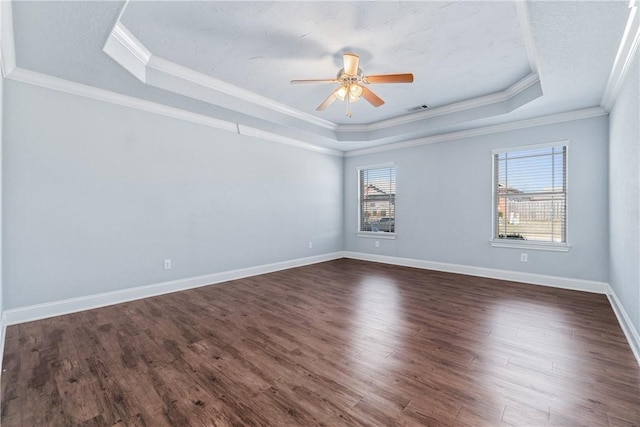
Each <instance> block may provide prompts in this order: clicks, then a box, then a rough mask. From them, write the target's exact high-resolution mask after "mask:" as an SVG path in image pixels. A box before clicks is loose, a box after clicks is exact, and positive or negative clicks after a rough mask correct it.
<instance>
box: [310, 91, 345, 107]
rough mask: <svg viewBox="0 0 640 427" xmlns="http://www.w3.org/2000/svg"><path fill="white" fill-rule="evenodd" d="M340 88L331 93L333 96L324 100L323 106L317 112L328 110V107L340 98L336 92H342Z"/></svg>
mask: <svg viewBox="0 0 640 427" xmlns="http://www.w3.org/2000/svg"><path fill="white" fill-rule="evenodd" d="M340 87H342V86H340ZM340 87H338V88H337V89H336V90H334V91H333V92H331V95H329V96H328V97H327V99H325V100H324V102H323V103H322V104H320V105H318V108H316V111H323V110H326V109H327V107H328V106H329V105H331V104H333V102H334V101H335V100H336V99H338V97H337V96H336V92H337V91H338V90H340Z"/></svg>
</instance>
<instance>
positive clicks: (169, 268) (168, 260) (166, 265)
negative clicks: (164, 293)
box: [164, 259, 171, 270]
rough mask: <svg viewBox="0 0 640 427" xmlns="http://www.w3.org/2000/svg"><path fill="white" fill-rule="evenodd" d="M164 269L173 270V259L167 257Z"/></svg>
mask: <svg viewBox="0 0 640 427" xmlns="http://www.w3.org/2000/svg"><path fill="white" fill-rule="evenodd" d="M164 269H165V270H171V260H170V259H165V260H164Z"/></svg>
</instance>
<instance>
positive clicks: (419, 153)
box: [344, 116, 609, 282]
mask: <svg viewBox="0 0 640 427" xmlns="http://www.w3.org/2000/svg"><path fill="white" fill-rule="evenodd" d="M607 138H608V119H607V117H606V116H602V117H596V118H591V119H583V120H577V121H572V122H565V123H558V124H553V125H546V126H539V127H535V128H528V129H521V130H515V131H510V132H503V133H498V134H492V135H485V136H478V137H473V138H467V139H463V140H456V141H448V142H441V143H436V144H430V145H422V146H418V147H412V148H405V149H399V150H394V151H386V152H381V153H375V154H368V155H362V156H356V157H349V158H347V159H346V160H345V172H344V173H345V189H344V194H345V225H344V226H345V250H347V251H356V252H365V253H371V254H379V255H388V256H396V257H403V258H412V259H418V260H426V261H435V262H444V263H452V264H460V265H466V266H475V267H486V268H494V269H502V270H510V271H519V272H528V273H537V274H545V275H553V276H560V277H569V278H575V279H584V280H595V281H603V282H606V281H607V280H608V258H609V253H608V245H609V241H608V211H607V198H608V186H607V173H608V161H607ZM564 139H567V140H569V157H568V173H569V177H568V185H569V189H568V192H569V194H568V233H569V235H568V239H569V244H570V245H571V250H570V251H569V252H567V253H560V252H548V251H532V250H529V251H526V252H527V253H528V255H529V262H528V263H522V262H520V253H521V252H523V251H521V250H519V249H511V248H497V247H491V246H490V245H489V240H490V238H491V200H492V189H491V187H492V155H491V150H492V149H498V148H508V147H517V146H522V145H528V144H536V143H545V142H552V141H558V140H564ZM390 161H392V162H395V163H396V166H397V178H396V179H397V202H396V203H397V206H396V209H397V210H396V218H397V220H396V232H397V239H396V240H379V242H380V247H379V248H375V247H374V240H373V239H369V238H362V237H357V236H356V230H357V217H358V203H357V198H358V196H357V189H358V177H357V173H356V168H357V167H358V166H367V165H375V164H379V163H384V162H390Z"/></svg>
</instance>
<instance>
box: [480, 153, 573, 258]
mask: <svg viewBox="0 0 640 427" xmlns="http://www.w3.org/2000/svg"><path fill="white" fill-rule="evenodd" d="M493 165H494V166H493V167H494V188H493V194H494V202H493V212H494V214H493V221H494V227H493V230H494V231H493V242H494V243H499V242H502V243H506V242H508V243H509V244H516V245H517V244H531V243H533V244H543V245H549V246H554V245H556V246H562V245H564V246H566V243H567V223H566V218H567V145H566V143H565V144H564V145H558V144H554V145H539V146H532V147H523V148H519V149H516V150H513V151H494V154H493Z"/></svg>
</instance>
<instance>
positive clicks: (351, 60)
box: [291, 53, 413, 117]
mask: <svg viewBox="0 0 640 427" xmlns="http://www.w3.org/2000/svg"><path fill="white" fill-rule="evenodd" d="M342 61H343V64H344V66H343V68H342V69H340V71H338V74H337V76H336V78H335V79H310V80H291V83H292V84H300V83H339V84H340V86H339V87H338V88H336V89H335V90H334V91H333V92H331V94H330V95H329V97H327V99H325V100H324V101H323V102H322V104H320V105H319V106H318V108H316V110H317V111H323V110H325V109H327V107H329V106H330V105H331V104H333V102H334V101H335V100H336V99H339V100H340V101H346V102H347V116H348V117H351V103H352V102H357V101H359V100H360V98H364V99H365V100H367V102H369V103H370V104H371V105H373V106H374V107H379V106H381V105H382V104H384V100H383V99H382V98H380V97H379V96H378V95H376V94H375V93H373V91H371V90H370V89H369V88H367V87H365V86H363V85H368V84H378V83H412V82H413V74H411V73H404V74H377V75H371V76H365V75H364V73H363V72H362V70H361V69H360V68H359V65H360V57H359V56H358V55H356V54H355V53H345V54H344V55H342Z"/></svg>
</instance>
